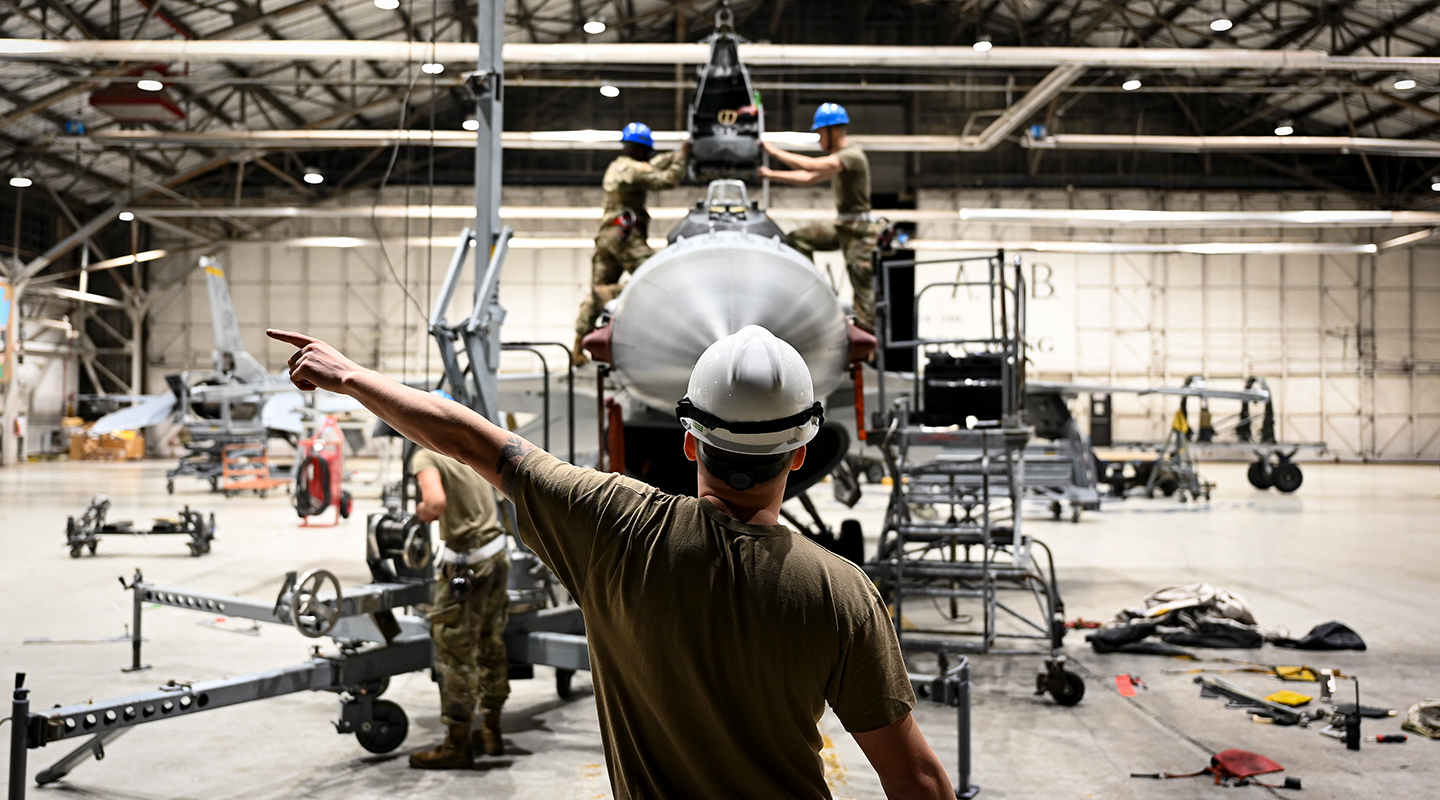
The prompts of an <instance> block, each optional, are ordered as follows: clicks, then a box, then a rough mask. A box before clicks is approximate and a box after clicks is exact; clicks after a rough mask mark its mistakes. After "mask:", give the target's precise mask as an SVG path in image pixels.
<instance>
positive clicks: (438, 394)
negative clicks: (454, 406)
mask: <svg viewBox="0 0 1440 800" xmlns="http://www.w3.org/2000/svg"><path fill="white" fill-rule="evenodd" d="M430 394H433V395H435V396H436V397H443V398H445V399H446V400H450V401H452V402H453V401H454V400H455V398H454V397H452V396H451V395H450V393H449V392H447V391H445V390H444V389H431V390H430Z"/></svg>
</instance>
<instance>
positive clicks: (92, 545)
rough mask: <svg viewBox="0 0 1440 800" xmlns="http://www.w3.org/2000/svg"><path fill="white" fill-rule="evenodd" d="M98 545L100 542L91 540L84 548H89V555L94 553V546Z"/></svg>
mask: <svg viewBox="0 0 1440 800" xmlns="http://www.w3.org/2000/svg"><path fill="white" fill-rule="evenodd" d="M99 546H100V543H99V542H91V543H90V544H87V545H85V549H87V550H89V551H90V555H92V556H93V555H95V548H97V547H99Z"/></svg>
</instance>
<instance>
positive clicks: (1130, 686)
mask: <svg viewBox="0 0 1440 800" xmlns="http://www.w3.org/2000/svg"><path fill="white" fill-rule="evenodd" d="M1115 688H1116V689H1119V690H1120V696H1121V697H1134V696H1135V690H1136V689H1137V688H1139V689H1149V688H1150V687H1149V686H1147V685H1146V684H1145V681H1142V680H1140V676H1139V675H1116V676H1115Z"/></svg>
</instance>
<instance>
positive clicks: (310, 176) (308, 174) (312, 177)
mask: <svg viewBox="0 0 1440 800" xmlns="http://www.w3.org/2000/svg"><path fill="white" fill-rule="evenodd" d="M304 178H305V182H306V183H308V184H310V185H311V186H318V185H320V184H322V183H324V182H325V176H324V175H321V174H320V170H318V169H315V168H314V167H306V168H305V176H304Z"/></svg>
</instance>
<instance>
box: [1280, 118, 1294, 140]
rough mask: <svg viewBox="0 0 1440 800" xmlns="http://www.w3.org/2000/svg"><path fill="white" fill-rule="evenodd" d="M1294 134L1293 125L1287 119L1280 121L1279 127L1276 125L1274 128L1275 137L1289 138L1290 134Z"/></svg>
mask: <svg viewBox="0 0 1440 800" xmlns="http://www.w3.org/2000/svg"><path fill="white" fill-rule="evenodd" d="M1294 132H1295V123H1293V122H1291V121H1290V120H1288V119H1287V120H1282V121H1281V122H1280V124H1279V125H1276V126H1275V135H1276V136H1289V135H1290V134H1292V133H1294Z"/></svg>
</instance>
